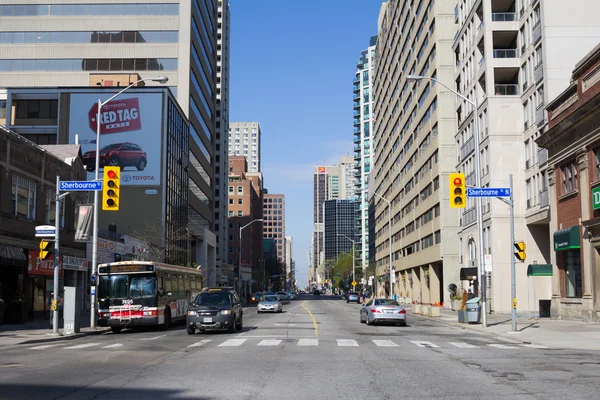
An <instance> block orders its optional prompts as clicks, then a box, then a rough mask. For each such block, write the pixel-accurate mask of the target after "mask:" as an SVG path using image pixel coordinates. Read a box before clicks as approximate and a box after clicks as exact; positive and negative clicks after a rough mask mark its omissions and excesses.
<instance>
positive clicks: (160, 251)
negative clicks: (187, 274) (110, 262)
mask: <svg viewBox="0 0 600 400" xmlns="http://www.w3.org/2000/svg"><path fill="white" fill-rule="evenodd" d="M131 236H132V237H135V238H137V239H139V240H142V241H144V242H146V243H147V244H148V250H149V251H150V257H149V258H150V259H151V260H153V261H158V262H164V263H167V264H174V265H181V266H185V267H188V268H197V267H198V264H196V263H195V262H192V260H191V253H190V248H191V243H190V239H191V238H190V233H189V230H188V229H187V227H182V228H178V229H175V230H173V231H171V232H169V231H168V230H167V232H165V236H166V237H165V240H164V243H165V245H164V246H163V245H162V237H163V228H162V225H161V224H151V223H150V222H146V226H145V228H144V229H143V230H141V231H135V232H134V233H133V234H132V235H131ZM201 267H202V269H204V268H205V267H206V266H204V265H202V266H201Z"/></svg>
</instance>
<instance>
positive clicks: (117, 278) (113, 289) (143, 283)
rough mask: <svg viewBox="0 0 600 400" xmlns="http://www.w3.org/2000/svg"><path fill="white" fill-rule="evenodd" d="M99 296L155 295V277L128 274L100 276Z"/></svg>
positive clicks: (115, 297)
mask: <svg viewBox="0 0 600 400" xmlns="http://www.w3.org/2000/svg"><path fill="white" fill-rule="evenodd" d="M99 296H100V298H101V299H106V298H113V299H124V298H127V297H131V298H141V297H155V296H156V277H154V276H129V275H111V276H100V292H99Z"/></svg>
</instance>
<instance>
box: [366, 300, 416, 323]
mask: <svg viewBox="0 0 600 400" xmlns="http://www.w3.org/2000/svg"><path fill="white" fill-rule="evenodd" d="M360 322H361V323H365V322H366V323H367V325H374V324H376V323H391V324H398V325H401V326H406V310H405V309H404V308H403V307H402V306H401V305H400V304H398V302H397V301H396V300H392V299H373V300H370V301H369V302H368V303H367V304H364V305H363V307H362V308H361V310H360Z"/></svg>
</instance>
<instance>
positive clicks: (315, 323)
mask: <svg viewBox="0 0 600 400" xmlns="http://www.w3.org/2000/svg"><path fill="white" fill-rule="evenodd" d="M300 305H301V306H302V307H303V308H304V309H305V310H306V311H308V315H310V317H311V318H312V322H313V326H314V327H315V336H317V337H318V336H319V326H318V325H317V320H316V319H315V316H314V315H313V314H312V313H311V312H310V310H309V309H308V308H306V306H305V305H304V303H302V304H300Z"/></svg>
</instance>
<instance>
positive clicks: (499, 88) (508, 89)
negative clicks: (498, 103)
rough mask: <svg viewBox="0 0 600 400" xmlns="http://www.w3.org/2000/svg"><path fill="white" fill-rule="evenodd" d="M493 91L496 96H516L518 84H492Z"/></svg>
mask: <svg viewBox="0 0 600 400" xmlns="http://www.w3.org/2000/svg"><path fill="white" fill-rule="evenodd" d="M494 92H495V93H496V96H518V95H519V85H515V84H501V85H494Z"/></svg>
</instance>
